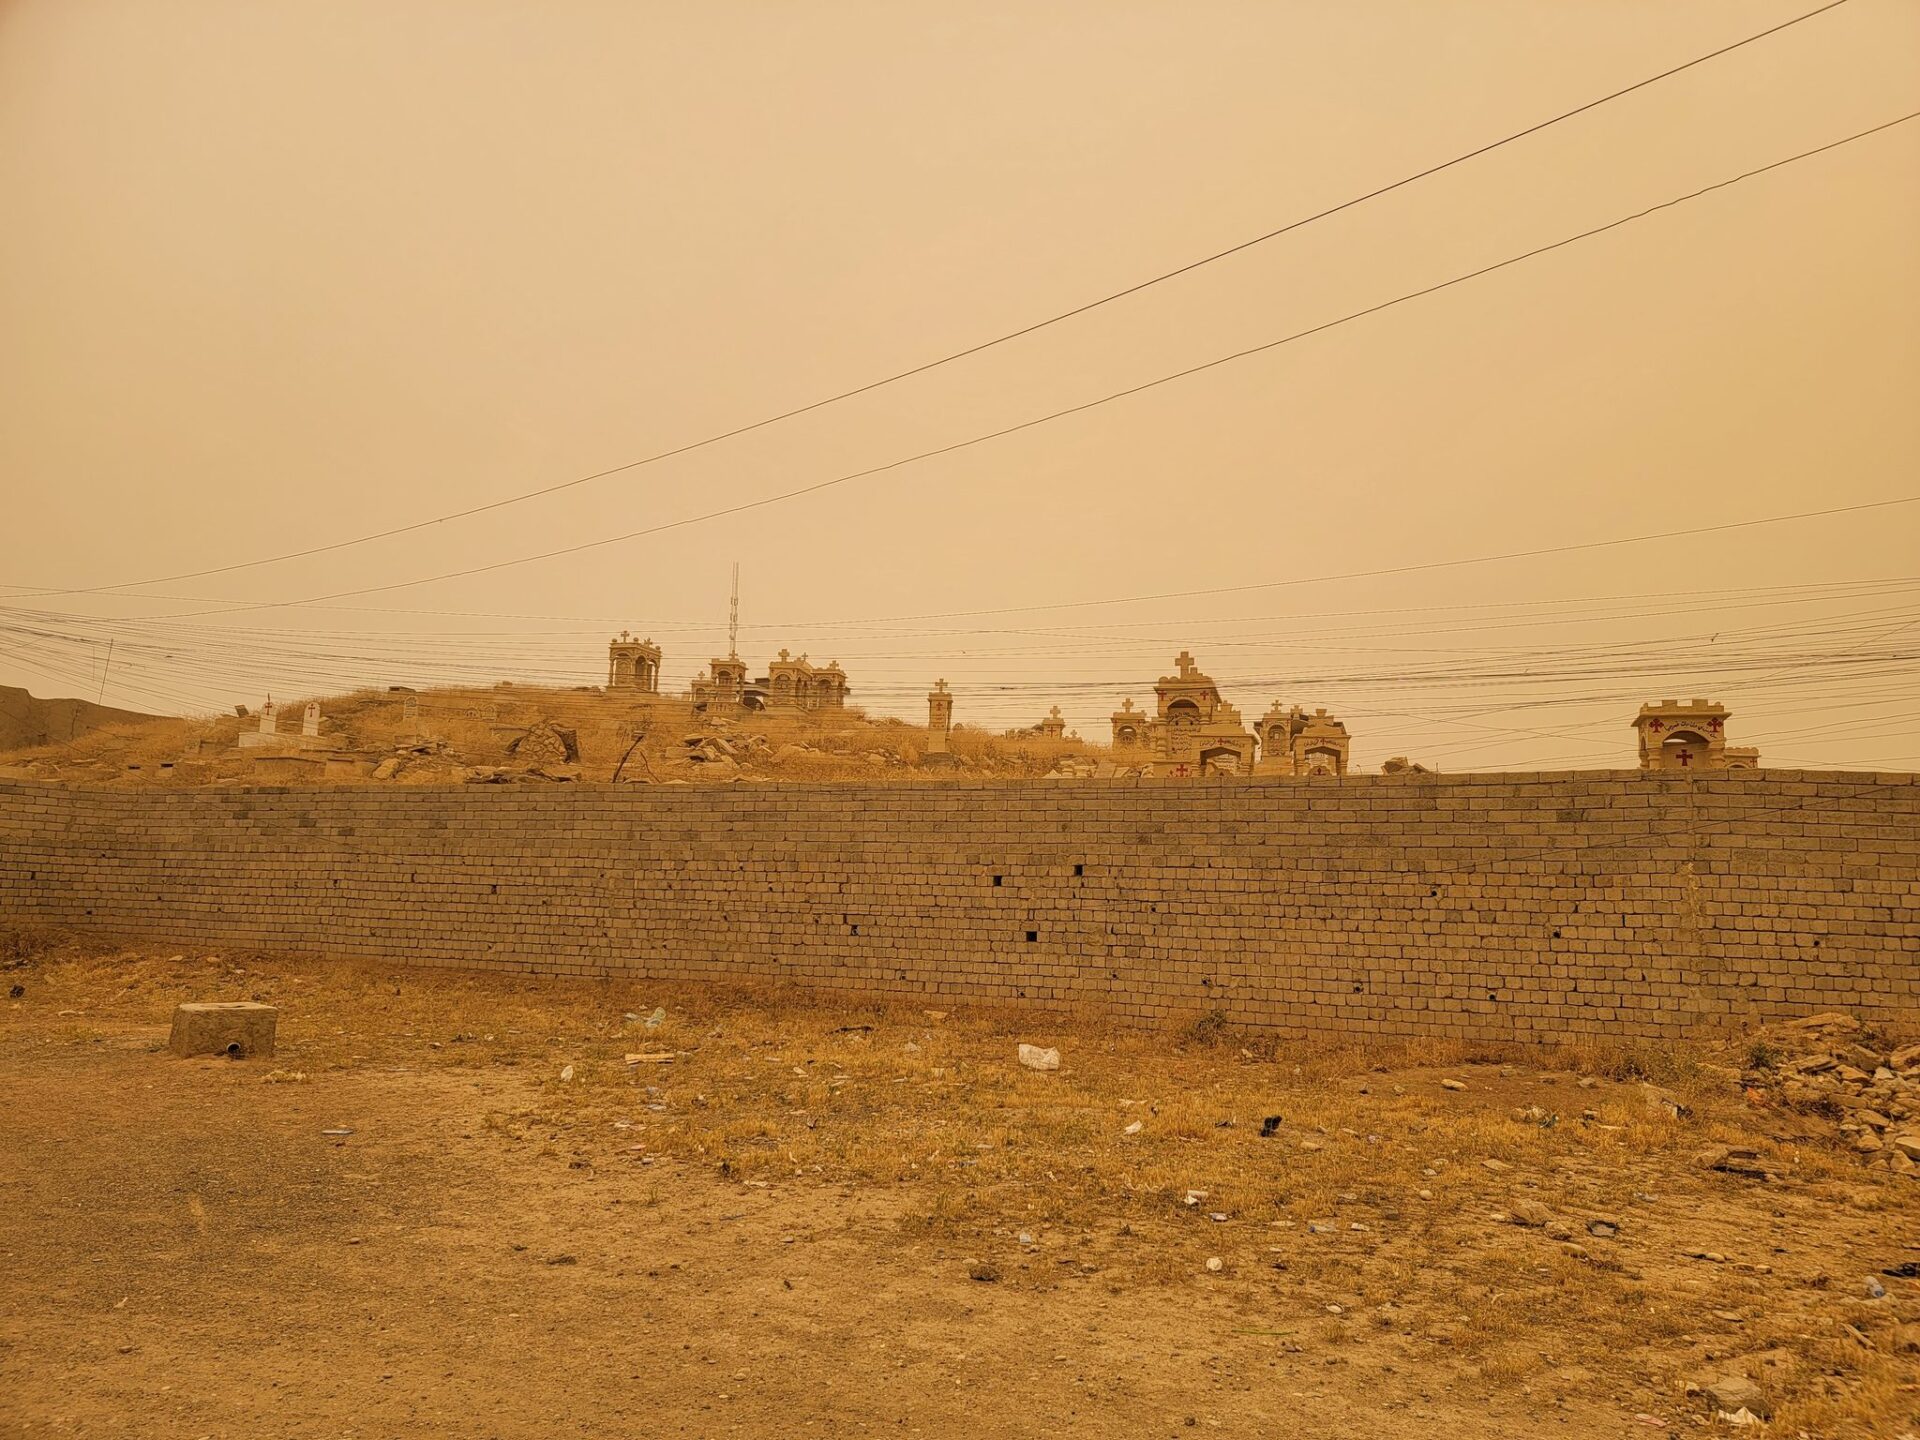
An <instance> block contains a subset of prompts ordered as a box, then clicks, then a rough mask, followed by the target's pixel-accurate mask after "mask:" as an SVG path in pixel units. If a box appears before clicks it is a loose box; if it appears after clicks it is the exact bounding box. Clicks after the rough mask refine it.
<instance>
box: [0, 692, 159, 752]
mask: <svg viewBox="0 0 1920 1440" xmlns="http://www.w3.org/2000/svg"><path fill="white" fill-rule="evenodd" d="M157 718H159V717H157V716H153V715H143V714H141V713H140V712H139V711H137V710H115V709H114V708H113V707H112V706H110V705H96V704H94V703H93V702H92V701H91V700H64V699H63V700H41V699H37V698H35V696H33V695H32V694H31V693H29V692H28V691H25V690H21V689H18V688H17V687H15V686H12V685H0V750H21V749H25V748H26V747H28V746H31V745H59V744H63V743H65V742H66V741H68V740H77V739H78V738H79V737H80V736H82V735H85V734H88V733H89V732H91V731H94V730H98V729H100V728H101V727H102V726H105V725H140V724H144V723H146V722H147V721H149V720H154V719H157Z"/></svg>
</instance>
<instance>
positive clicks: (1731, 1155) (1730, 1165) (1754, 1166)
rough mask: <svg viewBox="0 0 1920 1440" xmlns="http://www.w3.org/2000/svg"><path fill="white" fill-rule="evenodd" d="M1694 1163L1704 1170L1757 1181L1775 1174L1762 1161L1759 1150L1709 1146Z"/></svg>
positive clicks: (1695, 1158) (1698, 1155)
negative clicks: (1717, 1171) (1743, 1176)
mask: <svg viewBox="0 0 1920 1440" xmlns="http://www.w3.org/2000/svg"><path fill="white" fill-rule="evenodd" d="M1693 1163H1694V1164H1696V1165H1698V1166H1699V1167H1700V1168H1701V1169H1703V1170H1720V1171H1723V1172H1725V1173H1726V1174H1729V1175H1745V1176H1747V1177H1749V1178H1750V1179H1755V1180H1767V1179H1770V1178H1772V1175H1773V1172H1772V1171H1771V1170H1769V1169H1768V1168H1767V1167H1766V1165H1765V1164H1764V1163H1763V1162H1762V1161H1761V1159H1760V1152H1759V1151H1758V1150H1748V1149H1741V1148H1735V1147H1733V1146H1728V1145H1713V1146H1709V1147H1708V1148H1707V1149H1705V1150H1702V1151H1700V1152H1699V1154H1697V1155H1695V1156H1694V1157H1693Z"/></svg>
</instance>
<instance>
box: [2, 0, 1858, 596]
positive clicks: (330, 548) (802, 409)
mask: <svg viewBox="0 0 1920 1440" xmlns="http://www.w3.org/2000/svg"><path fill="white" fill-rule="evenodd" d="M1847 3H1848V0H1829V3H1827V4H1825V5H1821V6H1818V7H1817V8H1815V9H1812V10H1808V11H1806V12H1804V13H1802V14H1799V15H1795V16H1793V17H1792V18H1791V19H1787V20H1783V21H1781V22H1780V23H1779V24H1777V25H1771V26H1768V27H1767V28H1766V29H1764V30H1758V31H1755V32H1754V33H1753V34H1751V35H1748V36H1746V37H1744V38H1742V39H1739V40H1735V41H1732V42H1731V43H1729V44H1726V45H1722V46H1720V47H1719V48H1718V49H1716V50H1709V51H1707V52H1706V53H1705V54H1704V55H1696V56H1695V57H1694V58H1693V59H1691V60H1687V61H1683V62H1682V63H1681V64H1678V65H1674V66H1671V67H1669V68H1668V69H1665V70H1662V71H1660V72H1658V73H1657V74H1653V75H1649V76H1647V77H1646V78H1645V79H1643V80H1636V81H1635V82H1634V83H1633V84H1631V85H1626V86H1622V87H1621V88H1620V89H1618V90H1613V91H1609V92H1608V93H1607V94H1605V95H1600V96H1597V97H1595V98H1594V99H1592V100H1588V101H1586V102H1585V103H1584V104H1580V105H1576V106H1574V107H1573V108H1572V109H1571V110H1563V111H1561V112H1560V113H1559V114H1558V115H1554V116H1551V117H1549V118H1548V119H1545V120H1541V121H1537V122H1536V123H1534V124H1532V125H1529V126H1527V127H1526V128H1525V129H1522V130H1516V131H1514V132H1513V133H1511V134H1509V135H1503V136H1501V137H1500V138H1499V139H1498V140H1490V141H1488V142H1486V143H1485V144H1483V145H1479V146H1476V147H1475V148H1474V149H1472V150H1467V151H1464V152H1462V153H1461V154H1459V155H1455V156H1453V157H1452V158H1451V159H1449V160H1443V161H1441V162H1440V163H1438V164H1436V165H1429V166H1428V167H1427V168H1426V169H1424V170H1418V171H1415V172H1414V173H1413V174H1411V175H1406V176H1403V177H1402V178H1400V179H1398V180H1394V181H1391V182H1390V183H1388V184H1385V185H1381V186H1378V187H1376V188H1374V189H1372V190H1369V191H1366V192H1365V193H1363V194H1360V195H1355V196H1353V197H1352V198H1351V199H1348V200H1343V201H1341V202H1340V203H1339V204H1337V205H1332V206H1329V207H1328V208H1326V209H1324V210H1319V211H1316V212H1315V213H1313V214H1311V215H1304V216H1302V217H1301V218H1299V219H1298V220H1290V221H1288V222H1287V223H1286V224H1284V225H1280V226H1277V227H1276V228H1274V229H1272V230H1268V231H1266V232H1264V233H1262V234H1259V235H1255V236H1253V237H1251V238H1250V239H1246V240H1242V241H1240V242H1238V243H1237V244H1234V245H1229V246H1227V247H1226V248H1225V249H1224V250H1216V251H1214V252H1213V253H1212V254H1210V255H1203V256H1201V257H1200V258H1199V259H1197V260H1190V261H1188V262H1187V263H1186V264H1184V265H1179V266H1176V267H1175V268H1173V269H1171V270H1166V271H1162V272H1161V273H1160V274H1158V275H1153V276H1149V277H1148V278H1147V279H1145V280H1140V281H1136V282H1135V283H1134V284H1132V285H1128V286H1125V287H1124V288H1122V289H1119V290H1115V291H1112V292H1110V293H1109V294H1106V295H1102V296H1099V297H1097V298H1096V299H1093V300H1089V301H1086V302H1085V303H1083V304H1080V305H1076V306H1074V307H1072V308H1071V309H1068V310H1062V311H1060V312H1059V313H1058V314H1055V315H1049V316H1047V317H1046V318H1045V319H1041V320H1036V321H1033V322H1032V323H1030V324H1027V325H1023V326H1021V327H1020V328H1019V329H1016V330H1009V331H1007V332H1005V333H1004V334H1001V335H996V336H994V337H992V338H991V339H988V340H982V341H980V342H978V343H977V344H973V345H969V346H967V347H965V348H964V349H960V350H955V351H952V352H951V353H949V354H946V355H941V356H938V357H937V358H935V359H932V360H927V361H923V362H921V363H920V364H918V365H914V366H911V367H909V368H907V369H905V370H898V371H895V372H894V373H893V374H890V375H885V376H882V377H881V378H880V379H877V380H869V381H867V382H866V383H865V384H862V385H856V386H854V387H852V388H851V389H847V390H841V391H839V392H837V393H835V394H832V395H827V396H823V397H822V398H820V399H818V400H813V401H809V402H808V403H807V404H805V405H797V406H794V407H793V408H792V409H788V410H783V411H780V412H779V413H778V414H774V415H768V416H765V417H764V418H762V419H759V420H754V421H750V422H748V423H747V424H744V425H736V426H735V427H733V428H732V429H730V430H723V431H720V432H718V433H716V434H713V435H708V436H706V437H704V438H702V439H699V440H692V441H688V442H687V443H685V444H683V445H677V446H674V447H672V448H671V449H667V450H661V451H657V452H655V453H654V454H652V455H647V456H643V457H642V458H640V459H638V460H629V461H627V462H625V463H624V464H620V465H612V466H609V467H607V468H606V469H603V470H596V471H594V472H592V473H591V474H588V475H580V476H576V477H574V478H573V479H570V480H562V481H559V482H557V483H555V484H552V485H546V486H542V487H540V488H539V489H536V490H527V491H523V492H522V493H520V494H517V495H508V496H505V497H503V498H501V499H499V500H490V501H488V502H486V503H485V504H481V505H471V506H468V507H466V508H465V509H461V510H451V511H448V512H447V513H445V514H443V515H434V516H430V517H428V518H427V519H424V520H414V521H410V522H409V523H407V524H405V525H396V526H392V527H390V528H388V529H385V530H375V531H370V532H369V533H367V534H365V535H357V536H353V537H351V538H349V539H346V540H335V541H331V542H329V543H328V544H325V545H312V546H308V547H307V548H305V549H302V550H289V551H287V552H286V553H284V554H280V555H269V556H264V557H262V558H260V559H257V560H242V561H237V562H235V563H233V564H229V565H214V566H209V567H207V568H205V569H201V570H183V571H180V572H179V573H177V574H173V575H162V576H155V577H153V578H150V579H146V580H128V581H124V582H122V583H120V584H117V585H103V586H93V587H76V588H72V589H47V590H35V591H31V592H29V593H31V594H36V595H96V594H102V593H106V592H111V591H116V590H129V589H133V588H135V587H137V586H142V585H170V584H173V583H174V582H176V581H180V580H197V579H201V578H203V577H205V576H208V575H227V574H232V573H233V572H235V571H238V570H252V569H258V568H259V567H261V566H265V565H278V564H281V563H283V562H285V561H288V560H301V559H306V558H308V557H309V556H313V555H325V554H329V553H332V552H334V551H338V550H346V549H350V548H352V547H354V546H356V545H366V544H370V543H371V542H373V541H376V540H386V539H391V538H392V537H393V536H396V535H406V534H410V533H412V532H414V531H416V530H424V529H427V528H429V527H431V526H434V525H444V524H446V523H448V522H450V521H454V520H464V519H467V518H468V517H470V516H474V515H483V514H486V513H487V512H489V511H492V510H501V509H505V508H507V507H508V506H512V505H519V504H522V503H524V502H526V501H528V500H537V499H540V498H542V497H544V496H547V495H554V494H558V493H559V492H560V491H562V490H571V489H574V488H575V487H577V486H581V485H586V484H590V483H592V482H593V481H595V480H604V479H606V478H608V477H609V476H613V475H620V474H624V473H626V472H627V471H630V470H638V469H640V468H642V467H644V466H647V465H653V464H657V463H659V462H660V461H662V460H671V459H673V458H675V457H676V456H680V455H687V454H691V453H692V452H693V451H696V450H702V449H705V448H706V447H708V446H710V445H717V444H719V443H720V442H722V441H724V440H731V439H734V438H736V437H738V436H741V435H747V434H751V433H752V432H753V431H756V430H764V429H765V428H767V427H768V426H770V425H777V424H779V423H781V422H782V421H785V420H792V419H794V418H796V417H798V416H801V415H805V414H808V413H810V412H812V411H814V410H820V409H824V408H825V407H827V406H829V405H835V404H838V403H839V402H840V401H842V400H851V399H853V398H854V397H856V396H859V395H865V394H868V393H870V392H872V391H874V390H879V389H882V388H884V387H885V386H888V385H893V384H897V383H898V382H899V381H902V380H907V379H911V378H912V377H913V376H915V375H924V374H926V373H927V372H928V371H929V370H935V369H938V368H939V367H941V366H943V365H950V364H952V363H953V362H954V361H956V360H964V359H966V358H968V357H969V356H973V355H978V354H981V353H983V352H984V351H987V350H991V349H994V348H995V347H997V346H1000V345H1005V344H1007V343H1008V342H1010V341H1013V340H1018V339H1021V338H1023V337H1025V336H1028V335H1032V334H1035V333H1037V332H1039V331H1041V330H1045V329H1048V328H1050V327H1052V326H1054V325H1058V324H1060V323H1061V322H1063V321H1066V320H1071V319H1074V318H1075V317H1076V316H1080V315H1085V314H1087V313H1089V312H1090V311H1093V310H1097V309H1099V308H1100V307H1102V306H1104V305H1110V304H1112V303H1113V302H1114V301H1116V300H1123V299H1125V298H1126V297H1128V296H1130V295H1138V294H1139V293H1140V292H1141V291H1143V290H1148V289H1151V288H1152V287H1153V286H1155V285H1160V284H1163V283H1165V282H1166V281H1168V280H1172V279H1175V278H1177V277H1179V276H1181V275H1186V274H1189V273H1191V272H1193V271H1195V270H1198V269H1201V268H1202V267H1204V266H1207V265H1211V264H1213V263H1215V262H1216V261H1219V260H1224V259H1226V258H1227V257H1229V256H1231V255H1238V254H1239V253H1241V252H1242V251H1244V250H1250V249H1252V248H1253V247H1255V246H1257V245H1264V244H1266V243H1267V242H1268V241H1269V240H1277V239H1279V238H1280V237H1281V236H1282V235H1287V234H1291V233H1292V232H1293V231H1295V230H1299V229H1302V228H1304V227H1305V226H1308V225H1312V224H1314V223H1316V222H1317V221H1321V220H1325V219H1328V218H1329V217H1331V216H1334V215H1338V214H1340V213H1341V212H1342V211H1346V210H1351V209H1353V208H1354V207H1356V206H1359V205H1364V204H1366V203H1367V202H1368V201H1371V200H1377V199H1379V198H1380V197H1381V196H1383V195H1389V194H1392V193H1393V192H1394V191H1396V190H1401V189H1404V188H1405V187H1407V186H1409V185H1412V184H1415V183H1417V182H1418V181H1421V180H1425V179H1428V178H1430V177H1432V176H1434V175H1438V174H1440V173H1441V172H1442V171H1446V170H1451V169H1452V168H1453V167H1454V166H1456V165H1463V164H1465V163H1466V162H1467V161H1469V160H1475V159H1478V158H1479V157H1480V156H1482V155H1488V154H1491V153H1492V152H1493V151H1495V150H1499V149H1502V148H1504V147H1505V146H1508V145H1511V144H1513V143H1515V142H1516V141H1519V140H1524V139H1526V138H1527V137H1528V136H1530V135H1537V134H1539V133H1540V132H1541V131H1543V130H1548V129H1551V128H1552V127H1553V126H1555V125H1559V124H1561V123H1563V122H1565V121H1568V120H1571V119H1573V118H1575V117H1576V116H1579V115H1584V114H1586V113H1587V112H1588V111H1589V110H1594V109H1598V108H1599V107H1600V106H1602V105H1606V104H1608V103H1610V102H1612V101H1614V100H1618V99H1621V98H1622V97H1624V96H1627V95H1631V94H1633V93H1634V92H1635V91H1637V90H1644V89H1646V88H1647V87H1648V86H1650V85H1655V84H1658V83H1659V82H1660V81H1662V80H1667V79H1671V78H1672V77H1673V76H1675V75H1678V74H1681V73H1682V72H1684V71H1687V70H1691V69H1693V68H1695V67H1696V66H1699V65H1704V64H1706V63H1707V62H1708V61H1709V60H1717V59H1719V58H1720V57H1721V56H1722V55H1728V54H1731V53H1732V52H1733V51H1735V50H1739V49H1742V48H1743V47H1745V46H1748V45H1752V44H1754V43H1755V42H1756V41H1759V40H1764V39H1766V38H1767V37H1768V36H1770V35H1777V34H1779V33H1780V32H1781V31H1783V30H1789V29H1791V28H1792V27H1794V26H1795V25H1799V24H1802V23H1804V22H1805V21H1808V20H1811V19H1813V18H1814V17H1815V16H1818V15H1824V14H1826V12H1827V11H1829V10H1837V9H1839V8H1840V6H1842V5H1845V4H1847Z"/></svg>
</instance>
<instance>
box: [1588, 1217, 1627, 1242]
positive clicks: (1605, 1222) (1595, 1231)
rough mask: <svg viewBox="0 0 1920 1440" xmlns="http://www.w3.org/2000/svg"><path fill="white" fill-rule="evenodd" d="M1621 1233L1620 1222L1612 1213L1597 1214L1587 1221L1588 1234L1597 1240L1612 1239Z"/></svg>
mask: <svg viewBox="0 0 1920 1440" xmlns="http://www.w3.org/2000/svg"><path fill="white" fill-rule="evenodd" d="M1619 1233H1620V1222H1619V1221H1618V1220H1615V1219H1614V1218H1613V1217H1612V1216H1610V1215H1596V1216H1594V1217H1593V1218H1592V1219H1591V1220H1589V1221H1587V1234H1589V1235H1591V1236H1593V1237H1594V1238H1595V1239H1597V1240H1611V1239H1613V1237H1614V1236H1616V1235H1618V1234H1619Z"/></svg>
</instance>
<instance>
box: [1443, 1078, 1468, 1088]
mask: <svg viewBox="0 0 1920 1440" xmlns="http://www.w3.org/2000/svg"><path fill="white" fill-rule="evenodd" d="M1440 1088H1441V1089H1442V1090H1464V1089H1466V1088H1467V1085H1466V1082H1465V1081H1464V1080H1454V1079H1446V1080H1442V1081H1441V1082H1440Z"/></svg>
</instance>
